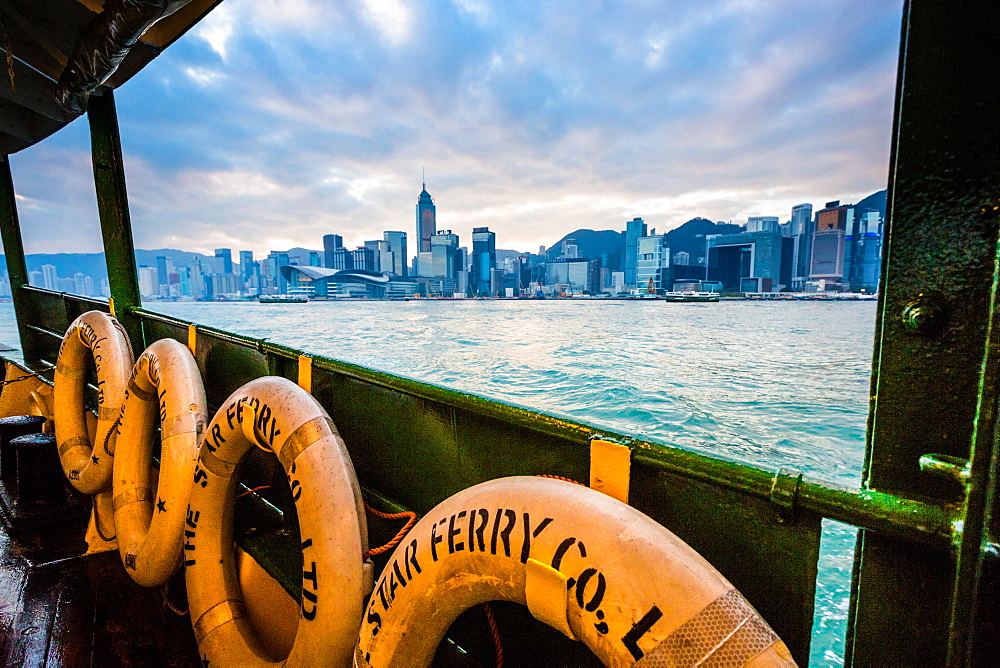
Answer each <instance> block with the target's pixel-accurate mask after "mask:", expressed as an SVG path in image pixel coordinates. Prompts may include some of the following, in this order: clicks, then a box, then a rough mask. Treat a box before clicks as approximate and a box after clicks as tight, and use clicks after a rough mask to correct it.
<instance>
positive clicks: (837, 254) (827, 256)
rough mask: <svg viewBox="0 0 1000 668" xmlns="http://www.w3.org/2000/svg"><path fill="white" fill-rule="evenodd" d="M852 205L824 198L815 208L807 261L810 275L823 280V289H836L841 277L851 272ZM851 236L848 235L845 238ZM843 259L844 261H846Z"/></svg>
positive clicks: (853, 237)
mask: <svg viewBox="0 0 1000 668" xmlns="http://www.w3.org/2000/svg"><path fill="white" fill-rule="evenodd" d="M855 232H856V230H855V221H854V207H853V206H852V205H849V204H846V205H841V203H840V200H834V201H832V202H827V203H826V206H825V207H823V208H822V209H820V210H819V211H817V212H816V231H815V232H813V235H812V236H813V240H812V249H811V253H810V263H809V279H810V281H812V282H816V281H819V280H823V282H824V285H825V286H826V289H828V290H830V289H839V288H840V285H839V284H840V283H842V282H844V277H845V275H846V276H848V277H849V276H850V274H851V272H852V267H851V266H850V265H851V264H853V262H852V261H853V256H854V252H855V244H854V242H855V240H856V234H855ZM848 237H850V238H848ZM845 261H846V263H847V264H846V265H845Z"/></svg>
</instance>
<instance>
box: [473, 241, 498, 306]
mask: <svg viewBox="0 0 1000 668" xmlns="http://www.w3.org/2000/svg"><path fill="white" fill-rule="evenodd" d="M496 266H497V235H496V234H494V233H493V232H490V228H488V227H474V228H472V271H471V272H470V276H469V291H470V292H472V293H473V294H476V295H489V294H492V291H491V290H490V270H491V269H495V268H496Z"/></svg>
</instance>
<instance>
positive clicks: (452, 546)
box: [448, 510, 468, 554]
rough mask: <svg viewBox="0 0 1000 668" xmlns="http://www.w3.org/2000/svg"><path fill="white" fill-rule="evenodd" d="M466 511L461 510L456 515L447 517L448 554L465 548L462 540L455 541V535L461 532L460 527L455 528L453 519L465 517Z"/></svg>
mask: <svg viewBox="0 0 1000 668" xmlns="http://www.w3.org/2000/svg"><path fill="white" fill-rule="evenodd" d="M467 514H468V513H466V511H464V510H463V511H462V512H460V513H458V514H457V515H452V516H451V517H449V518H448V554H454V553H455V552H461V551H462V550H464V549H465V543H463V542H462V541H456V540H455V536H457V535H458V534H460V533H462V529H461V527H459V528H458V529H456V528H455V520H460V519H462V518H463V517H465V516H466V515H467Z"/></svg>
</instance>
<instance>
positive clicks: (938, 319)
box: [902, 294, 945, 334]
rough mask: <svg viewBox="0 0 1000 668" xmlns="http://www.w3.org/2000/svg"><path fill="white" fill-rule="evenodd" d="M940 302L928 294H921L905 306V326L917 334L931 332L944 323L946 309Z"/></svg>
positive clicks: (903, 317) (903, 315) (903, 316)
mask: <svg viewBox="0 0 1000 668" xmlns="http://www.w3.org/2000/svg"><path fill="white" fill-rule="evenodd" d="M939 303H940V302H939V301H938V300H936V299H934V298H933V297H930V296H928V295H924V294H920V295H917V298H916V299H914V300H913V301H911V302H910V303H909V304H907V305H906V306H904V307H903V314H902V319H903V326H904V327H906V329H907V330H909V331H911V332H915V333H917V334H931V333H933V332H935V331H937V330H938V329H940V327H941V325H942V324H944V319H945V318H944V316H945V314H944V309H943V308H942V307H941V306H939V305H938V304H939Z"/></svg>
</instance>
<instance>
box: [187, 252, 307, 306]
mask: <svg viewBox="0 0 1000 668" xmlns="http://www.w3.org/2000/svg"><path fill="white" fill-rule="evenodd" d="M267 259H268V264H270V265H271V266H270V267H269V271H268V274H269V275H271V276H273V277H274V281H275V287H276V288H277V290H278V293H279V294H282V295H283V294H285V293H287V292H288V280H287V279H286V278H285V277H284V275H282V273H281V268H282V267H287V266H289V265H290V264H292V262H291V260H290V259H289V258H288V253H285V252H281V251H271V252H270V253H269V254H268V256H267ZM205 287H206V289H207V288H208V287H209V286H208V285H207V284H206V286H205ZM205 296H206V297H207V296H208V295H205Z"/></svg>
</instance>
